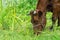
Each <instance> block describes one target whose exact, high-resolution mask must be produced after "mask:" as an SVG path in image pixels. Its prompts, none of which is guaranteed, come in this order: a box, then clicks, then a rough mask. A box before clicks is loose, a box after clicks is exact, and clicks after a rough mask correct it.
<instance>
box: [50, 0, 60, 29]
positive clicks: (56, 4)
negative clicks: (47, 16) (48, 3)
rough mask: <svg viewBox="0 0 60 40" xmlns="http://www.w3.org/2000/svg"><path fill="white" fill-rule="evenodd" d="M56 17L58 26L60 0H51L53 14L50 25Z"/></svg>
mask: <svg viewBox="0 0 60 40" xmlns="http://www.w3.org/2000/svg"><path fill="white" fill-rule="evenodd" d="M57 19H58V26H60V0H53V15H52V27H51V28H50V29H53V25H54V24H55V22H56V20H57Z"/></svg>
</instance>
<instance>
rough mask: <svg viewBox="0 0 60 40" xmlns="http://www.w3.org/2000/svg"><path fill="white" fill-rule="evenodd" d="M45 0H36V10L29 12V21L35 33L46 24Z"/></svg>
mask: <svg viewBox="0 0 60 40" xmlns="http://www.w3.org/2000/svg"><path fill="white" fill-rule="evenodd" d="M46 6H47V0H38V3H37V7H36V10H33V11H31V12H30V15H31V23H32V24H33V30H34V33H35V34H37V35H38V34H39V33H40V32H41V31H42V30H43V28H44V27H45V25H46Z"/></svg>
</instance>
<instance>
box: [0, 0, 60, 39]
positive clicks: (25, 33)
mask: <svg viewBox="0 0 60 40" xmlns="http://www.w3.org/2000/svg"><path fill="white" fill-rule="evenodd" d="M3 1H4V0H3ZM36 3H37V0H34V1H33V0H17V1H16V0H11V1H9V0H6V4H7V5H5V1H4V4H2V0H0V40H60V27H57V23H56V25H54V31H50V30H49V28H50V26H51V25H52V21H51V18H52V13H51V12H47V14H46V18H47V24H46V27H45V29H44V30H43V31H42V32H41V34H40V35H38V36H36V35H34V34H33V29H32V28H33V26H32V24H31V22H30V19H31V18H30V16H28V15H27V14H28V13H29V12H30V10H34V9H35V8H36ZM3 29H4V30H3Z"/></svg>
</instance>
